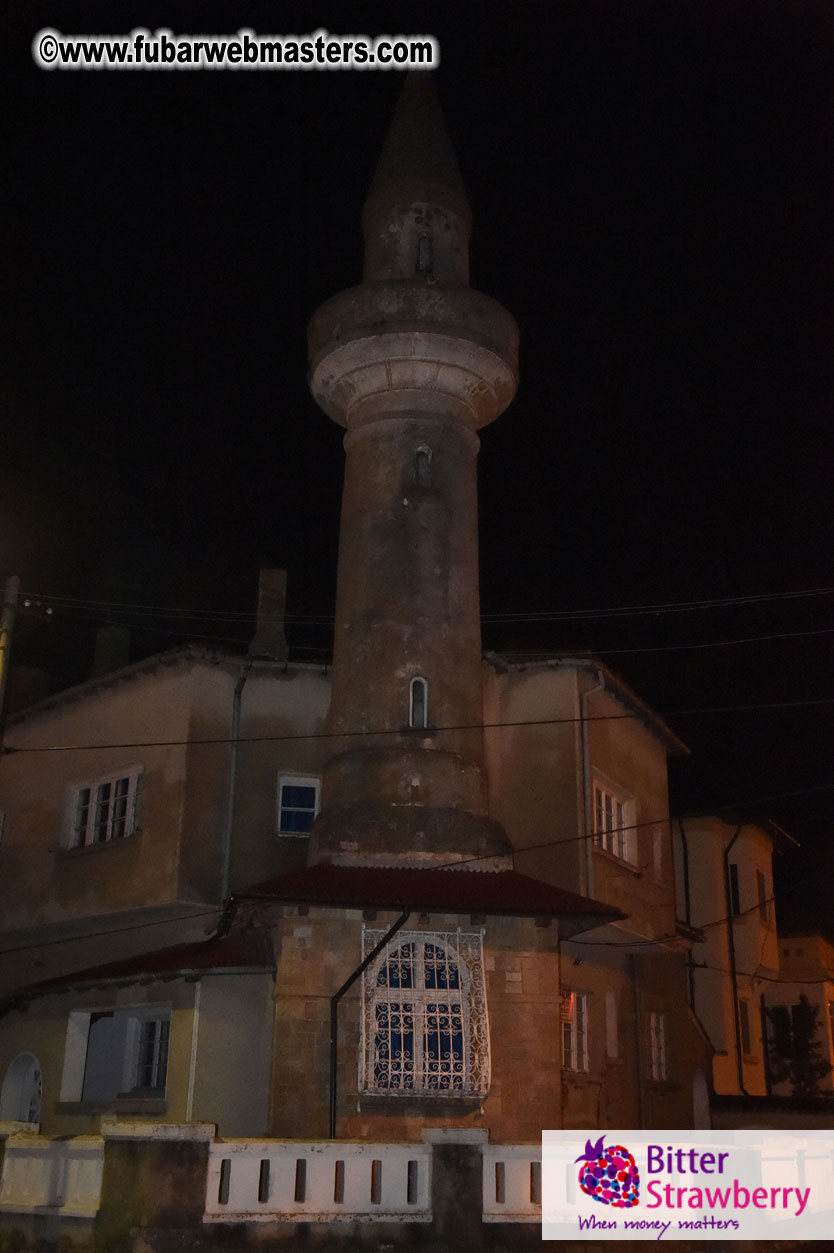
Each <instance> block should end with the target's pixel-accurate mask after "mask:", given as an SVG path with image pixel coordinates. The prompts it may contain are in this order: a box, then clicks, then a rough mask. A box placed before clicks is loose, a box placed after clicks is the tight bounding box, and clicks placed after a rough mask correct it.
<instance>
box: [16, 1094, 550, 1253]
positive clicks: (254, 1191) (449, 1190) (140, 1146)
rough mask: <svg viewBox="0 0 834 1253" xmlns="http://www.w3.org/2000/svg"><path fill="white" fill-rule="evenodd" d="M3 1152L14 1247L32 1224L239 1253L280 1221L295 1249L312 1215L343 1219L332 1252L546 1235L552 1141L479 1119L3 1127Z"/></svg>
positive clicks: (516, 1242) (120, 1241) (75, 1243)
mask: <svg viewBox="0 0 834 1253" xmlns="http://www.w3.org/2000/svg"><path fill="white" fill-rule="evenodd" d="M0 1152H2V1157H3V1161H2V1171H0V1247H3V1248H5V1247H6V1246H5V1244H4V1239H5V1238H6V1237H7V1236H11V1235H14V1238H15V1239H16V1240H18V1241H19V1239H21V1238H23V1237H22V1235H21V1233H25V1241H26V1242H25V1243H24V1244H19V1243H18V1244H15V1245H14V1247H15V1248H16V1249H17V1248H20V1249H24V1248H25V1249H35V1248H41V1242H42V1240H43V1238H44V1237H48V1239H50V1240H54V1239H56V1238H57V1236H56V1233H58V1234H60V1237H61V1239H63V1240H64V1241H65V1242H66V1244H67V1248H68V1249H69V1248H76V1247H78V1248H79V1250H80V1249H81V1248H82V1247H83V1248H84V1249H85V1250H86V1249H88V1248H95V1249H96V1250H102V1253H125V1251H126V1250H130V1251H133V1250H138V1249H140V1248H141V1249H142V1250H143V1251H145V1250H147V1249H150V1248H152V1249H153V1250H154V1251H156V1250H157V1248H158V1249H159V1250H166V1251H167V1250H168V1248H169V1244H170V1247H171V1248H173V1247H176V1248H180V1247H184V1246H182V1245H181V1243H179V1244H177V1243H176V1241H180V1242H182V1240H183V1239H185V1238H186V1237H187V1240H188V1247H189V1248H190V1249H192V1250H195V1251H199V1253H202V1251H206V1253H211V1251H213V1250H215V1249H218V1250H219V1249H223V1250H226V1249H227V1248H228V1247H229V1245H228V1240H229V1239H230V1238H232V1239H234V1240H236V1241H237V1244H235V1246H234V1247H235V1248H236V1249H238V1248H239V1249H241V1250H243V1249H247V1250H248V1249H250V1248H251V1249H255V1248H260V1247H261V1245H260V1243H259V1242H258V1236H259V1235H261V1236H263V1235H266V1234H267V1233H266V1232H265V1231H264V1228H263V1224H267V1223H272V1224H274V1226H275V1232H274V1235H272V1236H270V1239H272V1240H274V1241H275V1242H276V1248H277V1247H278V1245H279V1244H280V1246H281V1247H282V1248H283V1247H285V1246H286V1247H287V1249H288V1250H289V1249H291V1248H293V1247H295V1242H296V1241H299V1240H301V1239H302V1234H301V1233H302V1231H303V1229H304V1228H305V1227H306V1228H307V1229H308V1230H309V1228H310V1226H311V1225H312V1224H321V1225H328V1226H329V1227H330V1232H329V1233H327V1240H326V1247H327V1248H328V1249H330V1248H334V1249H335V1248H339V1249H342V1248H344V1249H348V1248H349V1249H354V1248H359V1247H362V1248H365V1247H367V1248H368V1249H370V1248H374V1249H376V1248H377V1247H379V1248H382V1247H386V1248H387V1247H389V1245H390V1246H391V1247H394V1245H395V1244H397V1245H401V1246H402V1248H403V1249H406V1248H415V1249H423V1248H424V1247H428V1246H427V1245H426V1244H425V1241H426V1239H429V1237H430V1239H429V1244H430V1245H431V1247H432V1248H435V1247H436V1248H437V1249H442V1250H444V1251H446V1250H458V1249H461V1248H475V1247H477V1248H481V1249H485V1250H487V1249H489V1250H491V1249H493V1248H495V1249H498V1248H501V1249H502V1250H505V1251H506V1250H509V1249H513V1250H515V1249H521V1248H524V1249H527V1248H528V1247H529V1248H533V1247H534V1246H536V1245H537V1244H538V1242H539V1241H540V1232H539V1229H538V1224H539V1223H540V1221H541V1160H540V1158H541V1153H540V1148H539V1146H538V1145H535V1144H532V1145H491V1144H489V1143H488V1136H487V1133H486V1131H483V1130H476V1129H474V1128H445V1129H441V1128H436V1129H431V1130H427V1131H426V1132H425V1138H424V1140H423V1142H421V1143H392V1144H366V1143H364V1142H361V1141H357V1140H326V1141H309V1140H262V1139H257V1140H254V1139H251V1140H250V1139H235V1140H223V1139H219V1138H218V1137H217V1134H216V1128H215V1127H214V1126H213V1125H211V1124H209V1123H199V1124H198V1123H189V1124H184V1125H181V1126H177V1125H173V1124H166V1123H153V1122H144V1123H143V1122H127V1121H119V1120H116V1119H114V1118H108V1119H102V1123H101V1134H100V1135H91V1136H72V1137H66V1138H64V1137H55V1138H51V1137H48V1136H41V1135H38V1134H37V1131H36V1128H34V1127H29V1126H21V1125H20V1124H5V1125H0ZM56 1224H57V1225H56ZM231 1227H234V1229H235V1230H234V1232H231V1231H230V1230H229V1229H228V1228H231ZM363 1230H364V1231H365V1232H366V1234H365V1235H364V1236H361V1238H360V1234H359V1233H361V1232H362V1231H363ZM421 1232H422V1235H421V1234H420V1233H421ZM513 1233H514V1234H513ZM319 1234H320V1235H321V1236H322V1237H324V1235H325V1233H324V1232H318V1233H317V1234H316V1238H318V1236H319ZM304 1238H305V1239H306V1237H304ZM380 1240H382V1244H380V1243H379V1241H380ZM143 1241H144V1242H143ZM148 1241H150V1243H148ZM166 1241H168V1243H166ZM171 1241H173V1243H171ZM357 1241H358V1243H357ZM432 1241H434V1243H432ZM531 1241H532V1243H530V1242H531ZM9 1247H11V1246H9ZM50 1247H51V1246H50ZM61 1247H63V1245H62V1246H61ZM305 1247H306V1246H305ZM322 1247H325V1246H322Z"/></svg>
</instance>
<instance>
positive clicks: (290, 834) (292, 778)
mask: <svg viewBox="0 0 834 1253" xmlns="http://www.w3.org/2000/svg"><path fill="white" fill-rule="evenodd" d="M285 787H309V788H314V789H315V798H314V802H313V808H312V811H311V810H310V808H309V806H307V805H303V806H302V805H284V804H283V803H282V796H283V792H284V788H285ZM276 801H277V809H278V812H277V815H276V824H277V829H278V830H277V834H278V836H279V837H280V839H282V840H293V839H294V840H307V839H309V838H310V832H309V830H307V831H291V830H288V829H285V828H284V827H283V825H282V823H283V821H284V817H283V815H284V812H285V811H286V812H290V811H291V812H292V813H305V814H306V813H312V819H311V822H310V826H311V827H312V825H313V823H314V822H315V820H316V815H317V814H318V812H319V809H320V807H321V776H320V775H317V774H279V775H278V791H277V797H276Z"/></svg>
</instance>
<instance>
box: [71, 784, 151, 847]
mask: <svg viewBox="0 0 834 1253" xmlns="http://www.w3.org/2000/svg"><path fill="white" fill-rule="evenodd" d="M120 784H125V787H124V789H123V790H122V791H121V794H120V795H119V796H116V795H115V789H116V788H118V787H119V785H120ZM108 788H109V789H110V791H109V792H108V793H106V794H105V789H108ZM141 793H142V767H141V766H124V767H122V768H121V769H119V770H118V771H114V772H113V773H111V774H105V775H99V776H97V777H96V778H93V779H85V780H84V781H83V782H81V783H78V784H76V785H75V787H74V788H73V790H72V796H71V799H70V804H69V814H68V824H67V825H68V831H67V847H68V848H93V847H95V846H96V845H98V844H109V843H112V842H114V841H118V840H126V839H128V838H129V837H130V836H131V835H134V834H135V833H136V831H137V818H138V813H139V802H140V799H141ZM117 801H124V808H123V811H122V812H117V803H116V802H117ZM121 808H122V807H121V806H118V809H119V810H121Z"/></svg>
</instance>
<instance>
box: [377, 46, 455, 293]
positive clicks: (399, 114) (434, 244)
mask: <svg viewBox="0 0 834 1253" xmlns="http://www.w3.org/2000/svg"><path fill="white" fill-rule="evenodd" d="M362 222H363V226H364V230H365V280H366V282H367V281H371V282H373V281H386V280H390V279H393V278H412V277H414V276H415V275H425V276H429V277H434V278H438V279H441V280H445V281H451V282H455V283H462V284H466V283H468V281H469V228H470V223H471V213H470V209H469V202H468V200H467V198H466V191H465V189H464V186H463V180H462V178H461V175H460V168H459V166H458V162H457V157H456V156H455V150H454V148H453V147H452V141H451V139H450V138H449V132H448V130H447V129H446V123H445V121H444V119H443V114H442V112H441V110H440V105H439V103H438V100H437V95H436V93H435V89H434V83H433V74H431V73H429V72H427V71H425V70H424V71H414V70H412V71H411V72H410V73H408V74H407V75H406V80H405V83H404V84H403V88H402V91H401V92H400V97H399V100H398V102H397V107H396V110H395V112H394V118H393V121H392V122H391V126H390V128H389V130H388V134H387V136H386V139H385V143H384V144H383V148H382V154H381V156H380V159H379V163H378V164H377V167H376V172H375V174H374V178H373V182H372V183H371V189H370V191H369V193H368V198H367V200H366V202H365V207H364V210H363V214H362ZM421 241H422V242H421Z"/></svg>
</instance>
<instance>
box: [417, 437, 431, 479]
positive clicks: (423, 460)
mask: <svg viewBox="0 0 834 1253" xmlns="http://www.w3.org/2000/svg"><path fill="white" fill-rule="evenodd" d="M414 479H415V482H416V484H417V486H418V487H431V449H430V448H427V447H426V445H425V444H423V445H421V447H420V448H418V449H417V452H416V453H415V454H414Z"/></svg>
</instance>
